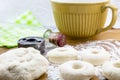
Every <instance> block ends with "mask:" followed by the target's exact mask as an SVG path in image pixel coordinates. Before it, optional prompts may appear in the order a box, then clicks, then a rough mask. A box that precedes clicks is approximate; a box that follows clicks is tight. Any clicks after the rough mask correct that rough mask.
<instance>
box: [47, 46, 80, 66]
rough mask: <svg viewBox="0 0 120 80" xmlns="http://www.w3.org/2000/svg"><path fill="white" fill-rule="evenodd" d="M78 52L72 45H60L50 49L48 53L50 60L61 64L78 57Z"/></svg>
mask: <svg viewBox="0 0 120 80" xmlns="http://www.w3.org/2000/svg"><path fill="white" fill-rule="evenodd" d="M77 55H78V52H77V50H75V49H74V48H72V47H58V48H55V49H52V50H50V51H49V52H48V53H47V55H46V56H47V57H48V59H49V61H50V62H52V63H55V64H61V63H64V62H66V61H70V60H75V59H77Z"/></svg>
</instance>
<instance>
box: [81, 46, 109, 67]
mask: <svg viewBox="0 0 120 80" xmlns="http://www.w3.org/2000/svg"><path fill="white" fill-rule="evenodd" d="M80 56H81V59H82V60H83V61H86V62H89V63H91V64H93V65H102V64H103V63H104V62H106V61H108V60H109V59H110V54H109V53H108V52H107V51H105V50H102V49H96V48H88V49H85V50H83V51H82V52H81V54H80Z"/></svg>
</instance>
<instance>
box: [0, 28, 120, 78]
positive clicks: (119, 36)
mask: <svg viewBox="0 0 120 80" xmlns="http://www.w3.org/2000/svg"><path fill="white" fill-rule="evenodd" d="M105 39H116V40H120V30H119V29H117V30H116V29H114V30H109V31H106V32H102V33H100V34H98V35H96V36H95V37H93V38H92V39H90V40H93V41H94V40H105ZM80 42H81V41H80V40H67V43H68V44H71V45H75V44H77V43H80ZM7 50H9V49H6V48H0V53H4V52H6V51H7ZM38 80H47V74H44V75H42V76H41V77H40V78H39V79H38ZM91 80H99V79H98V78H97V77H96V76H94V77H93V78H92V79H91Z"/></svg>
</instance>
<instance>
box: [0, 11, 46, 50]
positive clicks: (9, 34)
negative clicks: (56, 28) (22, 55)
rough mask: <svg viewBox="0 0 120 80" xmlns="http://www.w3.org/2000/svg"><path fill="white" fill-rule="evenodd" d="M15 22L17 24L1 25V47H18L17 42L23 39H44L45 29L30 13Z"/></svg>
mask: <svg viewBox="0 0 120 80" xmlns="http://www.w3.org/2000/svg"><path fill="white" fill-rule="evenodd" d="M15 22H16V23H17V24H0V47H7V48H12V47H16V46H17V41H18V40H19V39H20V38H23V37H29V36H39V37H43V34H44V31H45V30H44V27H43V26H42V25H41V24H40V22H39V21H37V19H36V18H35V17H34V16H33V15H32V13H31V12H30V11H27V12H26V13H24V14H22V15H21V16H20V17H18V18H17V19H16V21H15ZM21 24H22V25H21ZM23 24H24V25H23Z"/></svg>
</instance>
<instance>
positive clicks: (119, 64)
mask: <svg viewBox="0 0 120 80" xmlns="http://www.w3.org/2000/svg"><path fill="white" fill-rule="evenodd" d="M102 70H103V75H104V76H105V77H106V78H107V79H109V80H120V60H117V61H109V62H106V63H104V64H103V66H102Z"/></svg>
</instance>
